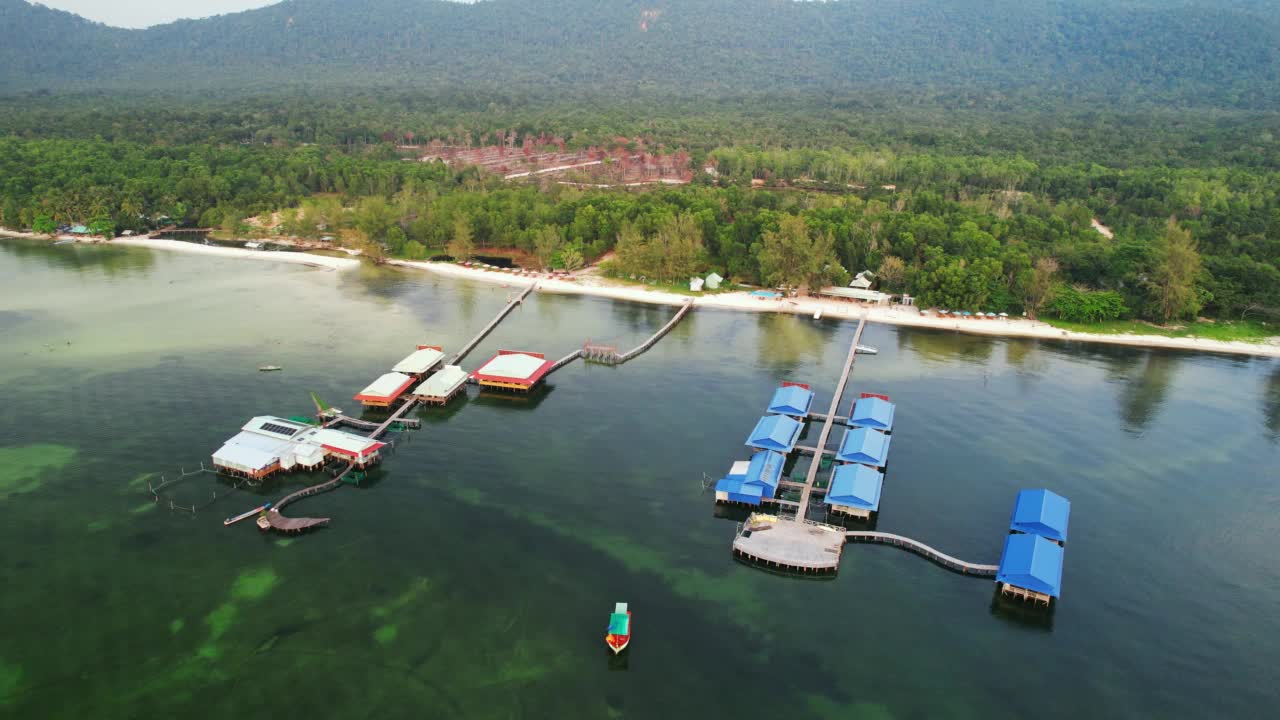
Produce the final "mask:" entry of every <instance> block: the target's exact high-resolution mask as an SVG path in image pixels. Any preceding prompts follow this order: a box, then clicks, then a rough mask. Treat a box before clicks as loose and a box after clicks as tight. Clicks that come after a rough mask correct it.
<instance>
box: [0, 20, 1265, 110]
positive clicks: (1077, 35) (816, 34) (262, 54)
mask: <svg viewBox="0 0 1280 720" xmlns="http://www.w3.org/2000/svg"><path fill="white" fill-rule="evenodd" d="M1277 36H1280V21H1277V20H1276V19H1273V18H1271V17H1270V16H1269V15H1268V14H1266V13H1265V12H1263V7H1262V4H1259V3H1258V2H1255V1H1254V0H1236V2H1232V3H1226V4H1222V3H1209V2H1205V1H1204V0H1174V2H1163V3H1158V2H1151V1H1150V0H1127V1H1125V0H1121V1H1119V2H1112V3H1104V2H1100V1H1099V0H1024V1H1022V2H1013V1H1011V0H988V1H985V2H984V1H980V0H952V1H951V2H938V1H936V0H882V2H871V1H870V0H842V1H841V2H823V3H816V2H806V3H797V2H793V1H792V0H597V1H595V2H590V1H588V0H559V1H558V2H552V1H550V0H485V1H483V2H478V3H474V4H460V3H453V2H444V1H443V0H353V1H349V2H340V1H339V0H286V1H285V2H282V3H278V4H276V5H271V6H267V7H264V8H259V9H255V10H248V11H244V12H240V13H231V14H226V15H218V16H214V17H210V18H205V19H201V20H179V21H176V22H173V23H168V24H165V25H158V26H153V27H151V28H147V29H143V30H132V29H123V28H114V27H110V26H107V25H102V24H99V23H94V22H92V21H88V20H85V19H83V18H80V17H78V16H75V15H73V14H70V13H66V12H63V11H58V10H52V9H49V8H45V7H43V6H35V5H31V4H28V3H27V2H25V0H0V92H5V91H7V92H20V91H29V90H37V89H48V90H53V91H63V90H70V89H83V88H95V89H105V90H130V89H139V88H147V89H156V88H185V89H207V90H226V89H259V90H261V89H268V88H271V87H278V86H283V85H301V86H304V87H326V86H335V85H375V86H376V85H395V86H402V87H415V88H427V89H444V88H449V89H457V88H474V89H477V90H486V89H502V88H529V87H534V88H538V87H542V86H545V87H546V88H547V89H548V90H549V91H557V90H560V91H567V90H578V89H583V88H586V89H589V90H590V91H592V92H597V93H601V94H610V93H636V92H660V93H667V94H673V95H693V96H696V95H698V94H705V93H725V92H729V93H733V92H742V93H753V92H768V91H770V90H778V89H787V90H801V91H806V92H812V93H842V92H850V91H857V90H859V89H879V90H884V89H890V90H894V89H900V90H902V91H904V92H910V91H913V90H918V89H921V88H940V87H950V88H960V89H975V90H982V91H997V92H1021V93H1029V94H1032V95H1040V96H1045V97H1057V98H1072V97H1077V98H1078V97H1082V96H1093V97H1095V98H1106V97H1107V96H1114V97H1115V100H1116V101H1119V102H1123V101H1126V100H1129V99H1141V100H1151V101H1155V102H1163V103H1172V104H1188V105H1210V106H1223V107H1249V108H1267V109H1270V108H1273V107H1275V106H1276V105H1277V104H1278V101H1280V88H1278V87H1277V83H1276V81H1275V78H1276V77H1277V75H1280V72H1278V70H1280V50H1278V49H1277V47H1275V45H1276V43H1274V41H1273V38H1274V37H1277Z"/></svg>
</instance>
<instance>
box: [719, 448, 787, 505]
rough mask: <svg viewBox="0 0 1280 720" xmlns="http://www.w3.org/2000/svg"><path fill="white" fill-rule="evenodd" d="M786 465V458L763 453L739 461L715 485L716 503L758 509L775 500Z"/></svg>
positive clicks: (780, 455) (776, 454)
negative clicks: (768, 500) (752, 506)
mask: <svg viewBox="0 0 1280 720" xmlns="http://www.w3.org/2000/svg"><path fill="white" fill-rule="evenodd" d="M786 462H787V456H786V455H783V454H782V453H780V452H774V451H772V450H762V451H760V452H758V453H756V454H755V455H752V456H751V459H750V460H739V461H738V462H736V463H734V464H733V467H732V468H731V469H730V470H729V474H728V475H726V476H725V477H723V478H721V479H720V480H719V482H717V483H716V502H729V503H745V504H747V505H759V504H760V503H762V502H763V501H764V500H765V499H766V498H767V499H773V498H774V497H775V496H776V495H777V493H778V483H779V482H781V481H782V468H783V466H784V465H785V464H786Z"/></svg>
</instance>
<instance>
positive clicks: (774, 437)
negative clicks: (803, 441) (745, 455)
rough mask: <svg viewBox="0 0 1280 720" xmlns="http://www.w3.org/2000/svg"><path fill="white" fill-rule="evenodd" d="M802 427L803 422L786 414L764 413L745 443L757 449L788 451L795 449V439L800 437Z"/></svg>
mask: <svg viewBox="0 0 1280 720" xmlns="http://www.w3.org/2000/svg"><path fill="white" fill-rule="evenodd" d="M803 428H804V425H803V424H801V423H800V422H798V421H796V420H793V419H791V418H789V417H787V416H786V415H766V416H764V417H762V418H760V422H758V423H756V427H755V429H754V430H752V431H751V435H749V436H748V437H747V442H746V445H747V447H753V448H755V449H757V450H774V451H776V452H781V453H789V452H791V451H792V450H795V449H796V441H798V440H799V439H800V431H801V429H803Z"/></svg>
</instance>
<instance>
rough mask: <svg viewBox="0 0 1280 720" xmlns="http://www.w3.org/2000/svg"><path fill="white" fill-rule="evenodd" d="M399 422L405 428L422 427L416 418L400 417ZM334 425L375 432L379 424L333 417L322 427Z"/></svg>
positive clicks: (345, 417) (337, 416) (349, 417)
mask: <svg viewBox="0 0 1280 720" xmlns="http://www.w3.org/2000/svg"><path fill="white" fill-rule="evenodd" d="M399 422H400V424H401V425H404V426H405V427H407V428H418V427H421V426H422V421H421V420H419V419H417V418H406V417H402V418H400V421H399ZM336 425H350V426H351V427H353V428H356V429H359V430H377V429H378V427H379V425H380V423H376V422H371V421H369V420H361V419H359V418H353V417H351V416H350V415H335V416H333V417H332V418H331V419H329V420H327V421H325V424H324V427H334V426H336Z"/></svg>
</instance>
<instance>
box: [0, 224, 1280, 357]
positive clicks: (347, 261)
mask: <svg viewBox="0 0 1280 720" xmlns="http://www.w3.org/2000/svg"><path fill="white" fill-rule="evenodd" d="M0 234H3V235H7V236H11V237H23V238H33V239H51V238H48V237H47V236H42V235H36V234H33V233H19V232H13V231H8V230H5V231H2V232H0ZM110 242H111V244H114V245H128V246H131V247H146V248H151V249H153V250H170V251H173V252H186V253H196V254H204V255H216V256H221V257H236V258H245V259H251V260H267V261H271V262H286V263H297V264H303V265H310V266H313V267H322V268H328V269H331V270H350V269H352V268H356V267H358V266H359V265H360V262H361V261H360V260H357V259H355V258H338V257H330V256H328V255H314V254H311V253H304V252H275V251H269V250H249V249H248V248H230V247H221V246H217V245H199V244H196V243H189V242H183V241H180V240H161V239H157V238H145V237H118V238H116V239H114V240H112V241H110ZM388 264H390V265H395V266H397V267H403V268H411V269H417V270H425V271H427V272H432V273H435V274H437V275H447V276H449V277H456V278H466V279H470V280H475V281H479V282H486V283H494V284H499V285H508V286H512V287H515V286H519V287H524V286H526V285H529V284H532V283H537V284H538V290H539V292H551V293H565V294H575V295H594V296H597V297H604V298H611V299H614V300H626V301H629V302H641V303H651V304H657V305H680V304H682V303H684V302H685V301H687V300H689V299H690V296H688V295H680V294H677V293H671V292H665V291H662V290H654V289H649V288H645V287H638V286H636V285H629V284H624V283H618V282H614V281H610V280H608V279H606V278H601V277H599V276H596V275H591V274H581V275H578V276H575V279H573V280H563V279H556V278H543V277H528V276H518V275H513V274H509V273H503V272H495V271H491V270H481V269H477V268H468V267H463V266H461V265H456V264H453V263H441V262H415V261H411V260H389V261H388ZM693 302H694V305H696V306H698V307H708V308H720V309H723V310H739V311H747V312H786V313H794V314H797V315H806V316H812V315H813V314H814V313H816V312H818V311H821V312H822V316H823V317H824V318H831V319H847V320H857V319H858V318H860V317H863V316H864V315H865V316H866V318H867V320H868V321H869V322H875V323H883V324H886V325H906V326H910V327H923V328H933V329H937V330H952V331H955V332H963V333H971V334H975V335H990V336H996V337H1025V338H1040V339H1044V340H1063V341H1077V342H1088V343H1107V344H1112V345H1130V346H1134V347H1151V348H1166V349H1170V350H1192V351H1196V352H1214V353H1228V354H1233V355H1255V356H1261V357H1280V337H1276V338H1272V339H1271V340H1270V341H1269V342H1265V343H1249V342H1225V341H1222V340H1206V339H1199V338H1173V337H1163V336H1160V335H1102V334H1095V333H1078V332H1069V331H1067V330H1061V329H1058V328H1055V327H1053V326H1052V325H1049V324H1047V323H1042V322H1035V321H1032V320H1027V319H1025V318H1003V319H986V320H974V319H969V320H960V319H956V318H949V317H938V316H935V315H922V314H920V312H919V311H918V310H917V309H915V308H909V307H896V306H895V307H866V306H860V305H854V304H852V303H849V302H841V301H837V300H828V299H819V298H789V299H776V298H760V297H756V296H753V295H751V294H750V293H748V292H730V293H717V294H712V295H702V296H697V297H694V298H693Z"/></svg>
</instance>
